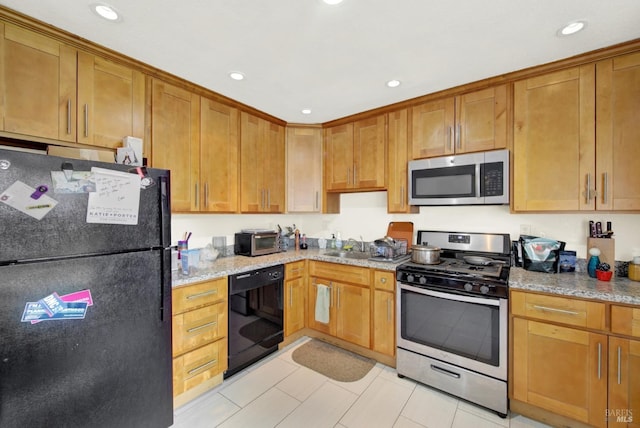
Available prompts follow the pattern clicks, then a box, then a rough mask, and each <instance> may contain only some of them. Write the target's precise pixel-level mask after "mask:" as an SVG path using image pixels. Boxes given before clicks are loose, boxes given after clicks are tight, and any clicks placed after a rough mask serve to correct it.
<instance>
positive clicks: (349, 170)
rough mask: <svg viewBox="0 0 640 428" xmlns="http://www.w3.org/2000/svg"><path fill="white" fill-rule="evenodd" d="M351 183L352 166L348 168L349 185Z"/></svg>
mask: <svg viewBox="0 0 640 428" xmlns="http://www.w3.org/2000/svg"><path fill="white" fill-rule="evenodd" d="M350 184H351V168H347V185H350Z"/></svg>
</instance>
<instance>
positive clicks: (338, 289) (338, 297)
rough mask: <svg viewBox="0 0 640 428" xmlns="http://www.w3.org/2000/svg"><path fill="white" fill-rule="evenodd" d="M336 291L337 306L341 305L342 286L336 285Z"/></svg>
mask: <svg viewBox="0 0 640 428" xmlns="http://www.w3.org/2000/svg"><path fill="white" fill-rule="evenodd" d="M336 293H337V294H338V296H337V298H336V308H339V307H340V287H336Z"/></svg>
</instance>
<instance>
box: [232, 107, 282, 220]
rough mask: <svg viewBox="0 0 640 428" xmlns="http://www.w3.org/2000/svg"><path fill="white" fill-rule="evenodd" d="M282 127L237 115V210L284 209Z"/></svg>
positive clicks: (251, 211) (244, 114)
mask: <svg viewBox="0 0 640 428" xmlns="http://www.w3.org/2000/svg"><path fill="white" fill-rule="evenodd" d="M284 159H285V137H284V128H283V127H282V126H280V125H278V124H275V123H271V122H269V121H267V120H265V119H262V118H259V117H257V116H254V115H251V114H249V113H245V112H242V113H241V115H240V182H241V185H240V210H241V211H242V212H243V213H261V212H262V213H265V212H267V213H281V212H284V209H285V179H284V174H285V165H284Z"/></svg>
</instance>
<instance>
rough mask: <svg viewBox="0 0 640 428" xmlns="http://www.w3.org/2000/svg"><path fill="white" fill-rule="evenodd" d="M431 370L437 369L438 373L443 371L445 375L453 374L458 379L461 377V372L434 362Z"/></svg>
mask: <svg viewBox="0 0 640 428" xmlns="http://www.w3.org/2000/svg"><path fill="white" fill-rule="evenodd" d="M431 370H433V371H436V372H438V373H442V374H443V375H447V376H451V377H453V378H456V379H460V373H455V372H452V371H450V370H446V369H443V368H442V367H438V366H436V365H434V364H431Z"/></svg>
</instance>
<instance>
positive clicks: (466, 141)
mask: <svg viewBox="0 0 640 428" xmlns="http://www.w3.org/2000/svg"><path fill="white" fill-rule="evenodd" d="M507 91H508V88H507V85H499V86H495V87H491V88H487V89H482V90H479V91H475V92H470V93H467V94H463V95H459V96H456V97H450V98H445V99H442V100H436V101H429V102H426V103H424V104H420V105H418V106H414V107H412V108H411V156H412V158H413V159H420V158H429V157H436V156H446V155H451V154H454V153H469V152H477V151H483V150H493V149H501V148H505V147H506V146H507V111H508V110H507V101H508V96H507V95H508V94H507Z"/></svg>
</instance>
